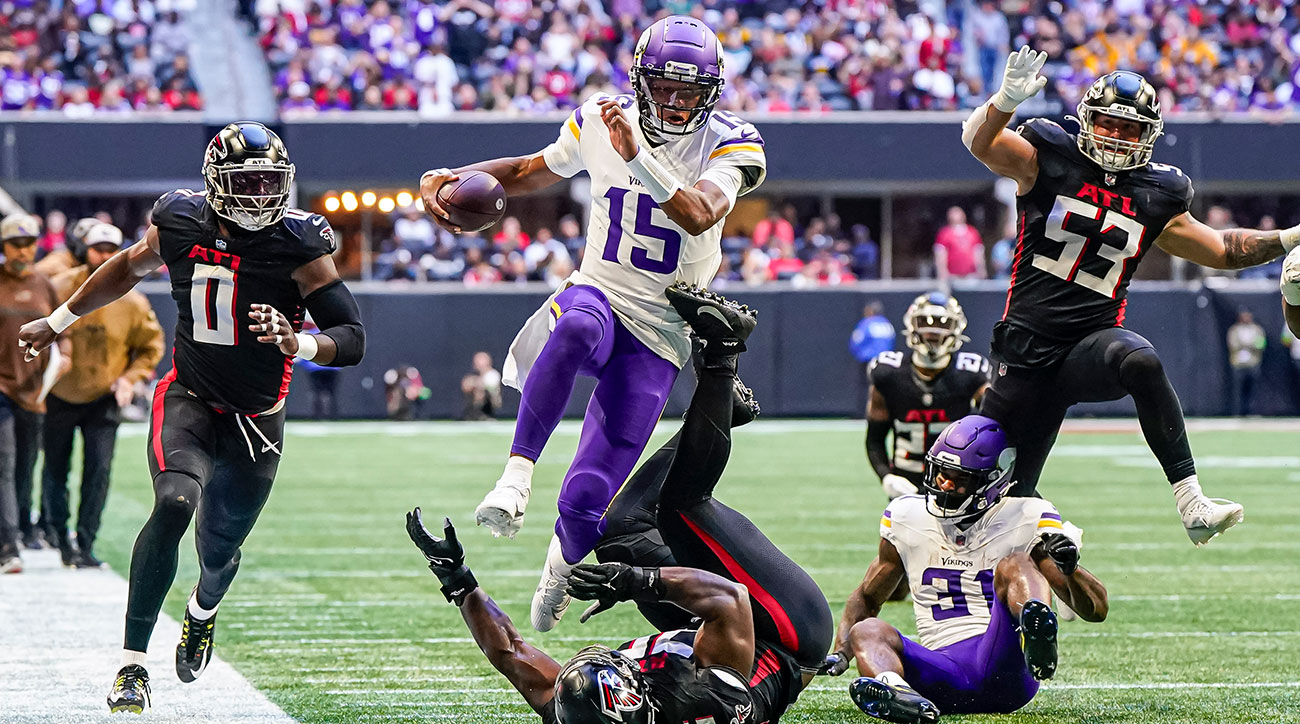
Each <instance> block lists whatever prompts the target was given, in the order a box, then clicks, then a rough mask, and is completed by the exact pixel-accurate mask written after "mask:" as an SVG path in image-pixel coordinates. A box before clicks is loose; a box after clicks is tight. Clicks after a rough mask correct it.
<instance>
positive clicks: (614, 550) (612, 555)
mask: <svg viewBox="0 0 1300 724" xmlns="http://www.w3.org/2000/svg"><path fill="white" fill-rule="evenodd" d="M595 553H596V560H598V561H600V562H601V563H626V564H628V565H629V566H647V567H654V566H660V567H662V566H675V565H677V563H676V562H675V560H674V559H673V552H672V549H670V548H669V547H668V546H667V545H666V544H665V543H664V539H663V536H661V535H660V534H659V531H657V530H654V529H651V530H648V531H646V532H644V533H629V534H626V535H619V536H610V537H607V538H604V539H602V540H601V541H600V543H599V544H597V546H596V551H595Z"/></svg>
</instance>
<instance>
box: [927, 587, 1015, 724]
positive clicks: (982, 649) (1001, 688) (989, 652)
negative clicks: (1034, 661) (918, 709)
mask: <svg viewBox="0 0 1300 724" xmlns="http://www.w3.org/2000/svg"><path fill="white" fill-rule="evenodd" d="M902 659H903V678H904V679H907V683H909V684H911V685H912V688H914V689H916V691H917V693H919V694H920V695H921V696H924V697H925V698H927V699H929V700H930V701H931V702H933V703H934V705H935V706H937V707H939V712H940V713H941V714H945V715H946V714H1007V713H1010V712H1013V711H1015V710H1017V709H1019V708H1020V707H1022V706H1024V705H1025V704H1028V703H1029V701H1030V700H1031V699H1033V698H1034V694H1036V693H1038V682H1037V681H1036V680H1034V677H1033V676H1032V675H1030V673H1029V667H1028V666H1026V665H1025V655H1024V653H1023V652H1022V651H1021V649H1020V633H1019V631H1018V630H1017V627H1016V622H1015V620H1014V619H1013V618H1012V616H1011V611H1010V610H1008V609H1007V606H1006V604H1005V603H1003V602H1002V600H1001V599H999V598H997V597H996V596H995V597H994V599H993V611H992V615H991V619H990V621H989V628H988V630H987V631H985V632H984V633H983V634H981V635H979V636H972V637H971V638H968V639H966V640H964V641H958V642H957V643H955V644H949V645H947V646H944V647H943V648H941V649H935V650H933V651H931V650H930V649H927V648H926V647H924V646H922V645H921V644H918V643H916V642H915V641H913V640H911V639H909V638H907V637H906V636H904V637H903V656H902Z"/></svg>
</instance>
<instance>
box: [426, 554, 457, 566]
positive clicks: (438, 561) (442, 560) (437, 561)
mask: <svg viewBox="0 0 1300 724" xmlns="http://www.w3.org/2000/svg"><path fill="white" fill-rule="evenodd" d="M426 557H427V558H428V559H429V562H430V563H435V564H437V565H440V566H445V565H449V564H450V563H451V559H450V558H439V557H437V556H426Z"/></svg>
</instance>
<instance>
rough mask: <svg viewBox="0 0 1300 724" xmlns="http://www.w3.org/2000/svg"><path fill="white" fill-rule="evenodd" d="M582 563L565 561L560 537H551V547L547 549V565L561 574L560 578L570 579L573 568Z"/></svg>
mask: <svg viewBox="0 0 1300 724" xmlns="http://www.w3.org/2000/svg"><path fill="white" fill-rule="evenodd" d="M581 562H582V561H578V562H577V563H570V562H568V561H566V560H564V549H563V546H561V544H560V536H558V535H552V536H551V545H550V546H549V547H548V548H547V549H546V565H547V567H548V568H550V569H551V570H552V571H554V572H556V573H558V574H560V576H562V577H564V578H568V577H569V574H570V573H573V567H574V566H576V565H578V563H581Z"/></svg>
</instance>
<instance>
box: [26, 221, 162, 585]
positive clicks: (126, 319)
mask: <svg viewBox="0 0 1300 724" xmlns="http://www.w3.org/2000/svg"><path fill="white" fill-rule="evenodd" d="M84 242H85V246H86V252H85V253H86V263H85V264H83V265H81V266H78V267H74V268H72V269H69V270H67V271H65V272H63V273H62V274H59V275H58V276H57V277H55V278H54V279H53V280H52V282H53V285H54V290H55V292H56V294H57V295H58V302H59V303H63V302H66V301H67V300H68V298H69V297H71V296H72V293H73V292H75V291H76V290H77V289H78V288H79V287H80V286H81V285H82V284H83V283H84V282H85V281H86V279H87V278H88V277H89V276H90V275H91V274H93V273H94V272H95V270H96V269H98V268H99V267H100V266H102V265H103V264H104V263H105V262H107V261H108V260H109V259H110V258H111V257H112V256H113V255H114V254H116V253H117V252H118V251H119V250H121V248H122V232H121V231H120V230H119V229H118V228H117V227H116V226H113V225H111V224H103V223H100V224H96V225H95V226H93V227H92V228H91V229H90V230H89V231H88V232H86V236H85V239H84ZM64 336H65V337H67V338H68V340H69V341H70V342H71V344H72V366H71V368H70V369H69V370H68V372H67V374H65V375H64V376H63V377H62V378H60V379H59V381H58V383H57V384H55V385H54V388H53V389H52V390H50V395H49V397H48V398H47V399H46V401H45V407H46V411H45V428H44V433H45V435H44V436H45V444H44V450H45V468H44V473H43V475H42V478H41V491H42V502H43V508H44V509H45V511H46V515H47V520H46V522H47V524H48V526H49V527H50V528H51V529H53V531H54V534H55V537H56V543H57V545H58V548H59V552H60V553H61V555H62V557H63V563H64V565H70V566H71V565H75V566H76V567H78V568H98V567H99V566H100V562H99V560H98V559H97V558H96V557H95V554H94V545H95V538H96V537H97V536H98V534H99V521H100V515H101V514H102V513H103V511H104V503H105V501H106V500H107V499H108V485H109V472H110V471H111V469H112V465H113V450H114V448H115V447H116V445H117V425H118V422H119V421H120V419H121V418H120V410H121V409H122V408H123V407H126V406H127V405H129V404H131V401H132V399H133V398H134V397H135V386H136V384H137V383H139V382H144V381H146V380H148V379H150V378H151V377H153V374H154V368H155V367H156V366H157V365H158V362H159V361H160V360H161V359H162V356H163V331H162V327H160V326H158V319H157V318H156V317H155V316H154V313H153V308H152V307H150V306H149V300H147V299H146V298H145V296H144V295H143V294H141V293H140V292H137V291H130V292H127V293H126V295H124V296H122V297H121V298H119V299H118V300H117V301H114V302H112V303H110V304H108V305H107V306H104V307H101V308H99V309H97V310H95V311H94V312H91V313H89V314H87V315H85V316H84V317H82V318H81V319H80V320H79V322H78V324H76V325H74V326H73V327H72V328H71V329H69V330H68V331H67V332H66V333H65V334H64ZM78 428H80V430H81V442H82V461H81V496H80V500H81V502H80V505H79V507H78V509H77V542H76V547H75V548H74V547H73V545H72V542H71V540H70V539H69V536H68V518H69V511H68V472H69V470H70V469H71V467H72V441H73V438H74V437H75V436H76V431H77V429H78Z"/></svg>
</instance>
